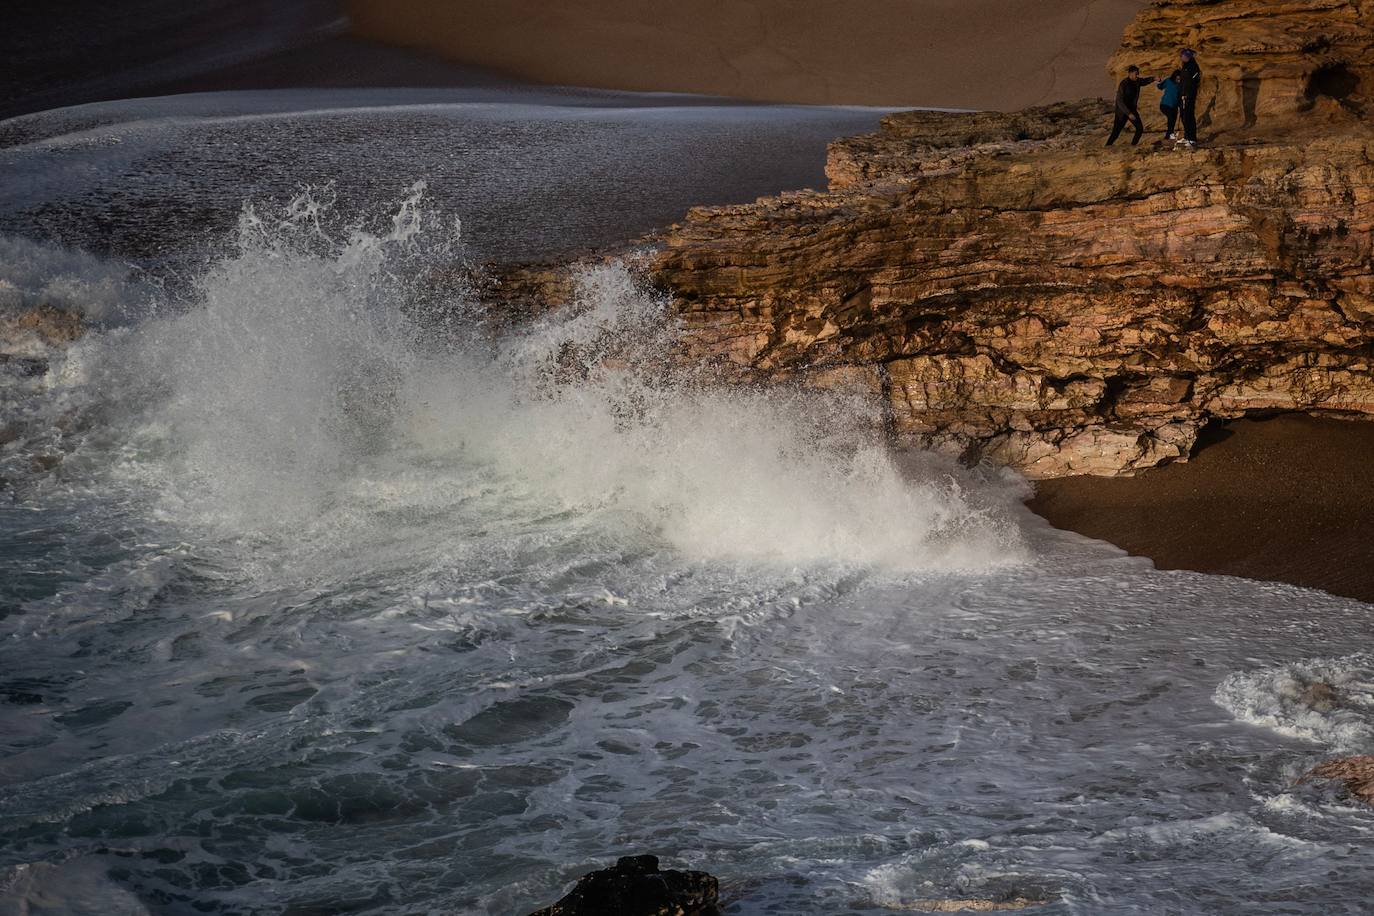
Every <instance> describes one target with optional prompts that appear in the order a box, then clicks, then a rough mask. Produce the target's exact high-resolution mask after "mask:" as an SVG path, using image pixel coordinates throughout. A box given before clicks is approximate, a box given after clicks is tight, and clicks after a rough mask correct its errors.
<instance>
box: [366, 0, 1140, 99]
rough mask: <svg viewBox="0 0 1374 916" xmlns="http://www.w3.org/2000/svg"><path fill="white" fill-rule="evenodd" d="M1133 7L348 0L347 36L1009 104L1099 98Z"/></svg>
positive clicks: (1107, 86) (478, 59)
mask: <svg viewBox="0 0 1374 916" xmlns="http://www.w3.org/2000/svg"><path fill="white" fill-rule="evenodd" d="M1143 6H1145V2H1144V0H810V2H807V3H797V2H795V0H745V2H740V0H683V2H678V3H671V4H667V3H644V2H642V0H565V2H560V3H556V4H554V3H547V2H543V0H492V2H489V3H482V4H470V3H460V2H457V0H350V2H349V3H348V4H347V8H348V13H349V15H350V17H351V18H352V21H353V28H354V30H355V32H356V33H357V34H358V35H361V36H363V37H366V38H372V39H377V40H380V41H385V42H389V43H392V44H397V45H403V46H409V47H419V48H427V49H432V50H436V51H439V52H441V53H443V54H444V55H446V56H447V57H449V58H450V59H452V60H455V61H458V62H460V63H463V64H467V65H471V66H478V67H486V68H491V69H494V70H498V71H502V72H505V73H509V74H511V75H514V76H518V77H521V78H524V79H529V80H535V81H538V82H545V83H559V84H568V85H579V86H594V87H600V88H607V89H634V90H663V91H676V92H697V93H707V94H713V95H724V96H733V97H738V98H746V99H756V100H766V101H782V102H803V103H811V104H855V105H883V106H911V107H922V106H928V107H948V108H990V109H1003V110H1011V109H1016V108H1021V107H1024V106H1027V105H1035V104H1043V103H1047V102H1053V101H1059V100H1065V99H1076V98H1083V97H1086V96H1101V95H1107V94H1110V92H1111V91H1112V90H1113V88H1114V87H1113V83H1112V80H1111V79H1110V78H1109V77H1108V76H1107V74H1106V69H1105V63H1106V60H1107V58H1108V57H1110V56H1111V53H1112V52H1113V51H1114V50H1115V49H1116V48H1117V46H1118V45H1119V43H1120V41H1121V33H1122V30H1123V29H1124V27H1125V26H1126V24H1127V23H1128V22H1129V21H1130V19H1131V18H1132V17H1133V16H1134V15H1135V14H1136V13H1137V12H1139V10H1140V9H1141V8H1142V7H1143Z"/></svg>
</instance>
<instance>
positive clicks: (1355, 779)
mask: <svg viewBox="0 0 1374 916" xmlns="http://www.w3.org/2000/svg"><path fill="white" fill-rule="evenodd" d="M1313 779H1334V780H1336V781H1337V782H1339V783H1341V784H1342V785H1343V786H1344V787H1345V790H1346V791H1347V792H1349V793H1350V794H1351V795H1352V796H1354V797H1355V798H1356V799H1358V800H1360V801H1362V802H1364V803H1365V804H1367V805H1374V757H1372V756H1360V757H1341V758H1339V759H1338V760H1329V761H1327V762H1326V763H1323V764H1322V765H1321V766H1318V767H1313V768H1312V769H1311V770H1309V771H1307V773H1305V774H1303V777H1302V778H1301V779H1299V780H1298V785H1302V784H1303V783H1305V782H1310V781H1311V780H1313Z"/></svg>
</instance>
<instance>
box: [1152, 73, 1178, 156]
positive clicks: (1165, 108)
mask: <svg viewBox="0 0 1374 916" xmlns="http://www.w3.org/2000/svg"><path fill="white" fill-rule="evenodd" d="M1155 88H1156V89H1160V90H1162V91H1163V92H1164V94H1163V95H1162V96H1160V97H1159V110H1160V111H1162V112H1164V117H1166V118H1168V119H1169V129H1168V131H1166V132H1165V134H1164V139H1165V140H1172V139H1174V124H1175V123H1177V121H1178V100H1179V93H1181V92H1182V91H1183V71H1182V70H1175V71H1174V72H1173V73H1171V74H1170V75H1169V76H1168V77H1166V78H1165V79H1162V80H1160V81H1159V82H1158V83H1155Z"/></svg>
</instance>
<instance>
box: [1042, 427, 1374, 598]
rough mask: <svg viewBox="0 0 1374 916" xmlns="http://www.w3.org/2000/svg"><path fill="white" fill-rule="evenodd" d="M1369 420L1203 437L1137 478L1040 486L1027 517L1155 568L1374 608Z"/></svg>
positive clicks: (1373, 438)
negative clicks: (1312, 592) (1183, 458)
mask: <svg viewBox="0 0 1374 916" xmlns="http://www.w3.org/2000/svg"><path fill="white" fill-rule="evenodd" d="M1372 462H1374V423H1368V422H1354V421H1344V420H1333V419H1321V418H1314V417H1306V416H1298V415H1288V416H1283V417H1278V418H1275V419H1271V420H1266V421H1256V420H1242V421H1237V422H1235V423H1231V424H1228V425H1227V426H1225V427H1221V428H1219V429H1217V430H1215V431H1212V432H1209V434H1208V435H1207V436H1206V438H1205V439H1204V441H1203V442H1202V443H1201V446H1200V448H1199V450H1198V451H1197V452H1196V453H1195V455H1194V457H1193V458H1192V459H1191V460H1190V461H1188V462H1187V463H1186V464H1174V465H1170V466H1168V467H1165V468H1160V469H1157V470H1154V471H1150V472H1148V473H1145V474H1142V475H1140V476H1138V477H1123V478H1099V477H1074V478H1065V479H1061V480H1047V481H1041V482H1040V483H1038V484H1037V486H1036V491H1037V492H1036V496H1035V498H1034V499H1032V500H1031V501H1030V503H1029V505H1030V507H1031V509H1033V510H1034V511H1035V512H1037V513H1039V514H1040V515H1042V516H1044V517H1045V518H1046V519H1048V520H1049V521H1050V523H1051V524H1053V525H1054V526H1055V527H1058V528H1066V529H1070V530H1073V531H1077V532H1079V533H1080V534H1085V535H1087V536H1088V537H1093V538H1099V539H1101V540H1105V541H1110V542H1111V543H1113V544H1116V545H1118V546H1120V547H1122V548H1124V549H1126V550H1128V551H1130V552H1131V553H1134V554H1139V555H1143V556H1147V557H1149V558H1151V559H1152V560H1154V561H1155V564H1156V565H1157V566H1159V567H1160V568H1161V569H1192V570H1197V571H1199V572H1208V573H1219V574H1223V575H1231V576H1243V577H1246V578H1251V579H1263V580H1270V581H1279V582H1291V583H1293V584H1296V585H1305V586H1309V587H1312V588H1320V589H1323V590H1325V591H1328V592H1332V593H1334V594H1337V595H1345V596H1348V597H1352V598H1358V599H1360V600H1362V601H1368V602H1374V473H1372V471H1374V466H1372Z"/></svg>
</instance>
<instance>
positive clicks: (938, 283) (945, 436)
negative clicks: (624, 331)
mask: <svg viewBox="0 0 1374 916" xmlns="http://www.w3.org/2000/svg"><path fill="white" fill-rule="evenodd" d="M1300 6H1301V7H1304V8H1306V9H1308V10H1309V11H1311V10H1314V9H1315V8H1316V7H1318V6H1320V7H1321V9H1322V10H1325V11H1328V12H1333V11H1339V13H1340V17H1341V21H1349V22H1350V23H1355V24H1356V25H1358V23H1360V22H1363V21H1364V13H1363V12H1362V11H1361V10H1360V9H1359V8H1358V7H1357V6H1356V5H1355V4H1347V3H1336V2H1331V3H1327V2H1326V0H1322V2H1320V3H1317V4H1291V3H1281V2H1269V3H1261V2H1259V0H1253V2H1249V3H1243V2H1241V0H1222V2H1218V3H1209V4H1197V3H1183V2H1178V3H1174V2H1170V3H1160V4H1156V5H1155V6H1154V7H1152V8H1151V9H1150V10H1148V11H1147V12H1146V13H1145V14H1143V15H1142V17H1141V20H1140V21H1139V22H1137V24H1136V26H1134V27H1133V29H1132V31H1131V32H1129V33H1128V38H1127V43H1128V47H1130V48H1132V49H1137V45H1133V44H1131V42H1133V41H1134V42H1137V43H1141V42H1145V41H1146V40H1147V39H1146V38H1143V37H1141V36H1150V35H1154V36H1156V37H1155V38H1151V39H1149V40H1150V41H1154V42H1157V43H1159V44H1160V46H1161V47H1159V48H1154V47H1153V46H1151V53H1154V52H1155V51H1158V53H1159V54H1160V55H1165V54H1171V53H1172V51H1173V48H1174V47H1175V46H1176V45H1177V44H1178V42H1179V41H1180V40H1181V39H1179V38H1178V36H1177V35H1175V34H1174V33H1173V32H1167V33H1166V31H1165V30H1164V29H1163V26H1162V25H1160V23H1163V22H1166V21H1174V20H1170V19H1168V17H1169V16H1176V15H1177V16H1181V15H1183V13H1185V12H1187V11H1190V10H1191V11H1203V12H1205V13H1206V14H1207V15H1209V16H1212V17H1214V19H1213V20H1209V21H1219V20H1217V19H1216V18H1215V17H1220V16H1222V15H1223V14H1224V12H1225V11H1226V10H1227V9H1231V10H1232V11H1233V12H1236V11H1240V10H1242V9H1245V8H1250V9H1256V8H1260V7H1263V8H1266V9H1268V10H1269V14H1268V15H1265V16H1258V14H1256V16H1257V17H1258V18H1257V19H1255V20H1254V21H1252V19H1242V20H1240V21H1241V22H1243V23H1244V24H1245V29H1244V32H1243V35H1244V36H1249V37H1245V38H1244V39H1243V41H1242V39H1241V38H1236V39H1235V48H1236V49H1237V50H1236V53H1237V54H1240V53H1241V52H1242V51H1243V50H1244V49H1246V48H1250V47H1252V46H1255V45H1256V43H1257V42H1259V41H1260V38H1259V37H1258V36H1261V35H1265V34H1270V32H1268V31H1266V28H1265V26H1264V25H1263V23H1265V22H1268V23H1269V27H1271V28H1279V27H1280V26H1282V28H1281V29H1279V32H1278V33H1275V34H1274V35H1271V38H1272V41H1271V45H1272V46H1273V47H1277V48H1279V49H1280V50H1279V51H1275V52H1274V53H1273V54H1272V55H1270V56H1268V57H1266V56H1265V55H1264V54H1262V53H1260V52H1259V51H1255V52H1253V54H1252V56H1253V57H1254V58H1255V60H1256V61H1264V60H1268V61H1270V62H1271V63H1272V67H1273V68H1276V69H1274V70H1273V72H1278V69H1277V68H1280V67H1282V66H1288V65H1289V63H1290V62H1291V63H1292V65H1293V67H1294V68H1295V69H1293V72H1294V73H1299V72H1307V71H1303V70H1302V68H1304V67H1306V68H1310V67H1311V66H1313V64H1312V60H1308V59H1307V58H1302V61H1303V62H1301V67H1299V64H1298V63H1296V62H1295V61H1297V60H1298V58H1297V57H1295V56H1294V54H1295V52H1292V51H1291V48H1290V45H1291V40H1292V36H1293V35H1294V34H1299V33H1298V32H1295V31H1293V30H1292V29H1289V24H1290V23H1293V22H1307V21H1309V20H1305V19H1302V17H1301V16H1299V14H1298V12H1297V8H1298V7H1300ZM1338 8H1339V10H1338ZM1371 8H1374V7H1371ZM1319 12H1320V11H1319ZM1314 15H1315V14H1314ZM1356 25H1352V26H1350V28H1349V29H1347V30H1345V31H1339V34H1340V35H1347V33H1349V34H1352V35H1353V34H1354V32H1355V28H1356ZM1294 28H1296V27H1294ZM1329 31H1330V30H1329ZM1301 34H1306V33H1305V32H1304V33H1301ZM1330 34H1331V35H1333V36H1334V35H1336V34H1337V32H1336V31H1330ZM1132 36H1135V37H1134V38H1133V37H1132ZM1204 37H1205V36H1204ZM1188 40H1189V41H1192V42H1193V43H1194V44H1202V45H1203V46H1204V47H1206V48H1212V49H1219V48H1221V47H1222V45H1221V44H1220V43H1212V44H1210V45H1209V44H1207V43H1205V42H1200V41H1197V40H1196V36H1193V37H1192V38H1188ZM1342 40H1343V41H1344V40H1346V39H1342ZM1142 47H1143V46H1142ZM1226 47H1231V45H1230V44H1228V45H1226ZM1331 47H1333V48H1335V47H1340V48H1347V47H1349V48H1350V49H1351V50H1350V54H1351V55H1356V53H1357V52H1359V44H1358V41H1357V40H1356V38H1349V39H1348V41H1347V43H1346V44H1338V43H1337V42H1336V39H1335V38H1334V37H1333V38H1332V39H1331ZM1123 53H1124V52H1123ZM1208 53H1209V54H1210V53H1211V51H1209V52H1208ZM1245 53H1251V52H1249V51H1246V52H1245ZM1315 59H1316V58H1313V60H1315ZM1364 59H1365V58H1363V57H1359V58H1358V60H1357V59H1356V58H1355V57H1353V56H1352V57H1351V58H1350V59H1349V61H1348V62H1347V64H1346V66H1349V67H1351V68H1352V72H1354V70H1355V69H1358V67H1362V66H1363V63H1362V62H1363V60H1364ZM1266 72H1269V71H1266ZM1284 72H1287V71H1284ZM1361 72H1362V71H1361ZM1309 76H1310V73H1309ZM1295 78H1296V77H1295ZM1357 98H1358V97H1357V95H1353V94H1352V95H1348V96H1347V97H1346V99H1345V100H1344V101H1345V102H1350V101H1351V100H1352V99H1357ZM1107 114H1108V112H1107V109H1106V108H1105V107H1104V106H1102V105H1101V104H1100V103H1097V102H1084V103H1079V104H1076V105H1073V104H1070V105H1056V106H1051V107H1048V108H1041V109H1031V110H1028V111H1024V112H1019V113H1016V114H1012V115H995V114H974V115H960V114H942V113H935V112H911V113H904V114H899V115H893V116H891V117H889V118H887V119H885V120H884V121H883V124H882V130H881V132H880V133H878V134H874V135H871V136H867V137H861V138H853V139H849V140H844V141H840V142H838V143H836V144H835V145H834V146H833V147H832V150H831V156H830V163H829V169H828V173H829V175H830V178H831V184H832V186H831V190H830V191H828V192H804V193H796V194H788V195H783V196H781V197H777V198H769V199H764V200H761V201H758V202H757V203H754V204H750V205H745V206H736V207H718V208H705V209H698V210H694V211H692V212H691V213H690V214H689V215H688V217H687V219H686V220H685V222H684V223H682V224H681V225H679V226H676V227H674V228H673V229H672V231H670V232H669V233H668V234H667V235H666V238H665V243H664V247H663V249H662V250H661V252H660V253H659V254H658V255H657V257H656V259H655V260H654V262H653V264H652V267H651V273H652V276H653V278H654V280H655V282H657V283H658V284H659V285H660V286H661V287H663V288H664V289H666V290H667V291H669V292H670V293H671V295H672V297H673V299H674V302H675V303H676V307H677V309H678V311H679V313H680V315H681V317H682V321H683V324H684V326H685V328H686V343H685V348H686V350H687V355H688V356H689V357H690V358H693V359H708V360H715V361H718V362H721V363H723V364H726V365H729V366H731V367H733V368H734V370H735V371H736V372H737V373H738V374H739V375H740V376H742V377H744V378H752V379H757V380H776V379H801V380H803V381H808V380H809V381H810V382H811V383H815V384H823V385H827V386H833V385H836V384H841V383H843V384H850V385H859V386H861V387H866V388H868V389H870V390H872V391H874V392H878V393H880V395H881V396H882V397H883V398H884V399H885V401H886V404H887V406H888V408H889V410H890V420H891V427H892V429H893V431H894V433H895V434H896V435H897V436H899V437H901V438H903V439H905V440H907V441H914V442H917V443H920V444H922V445H926V446H935V447H939V448H942V449H947V450H953V451H956V452H959V453H961V454H963V455H964V456H965V457H967V458H970V459H979V458H986V459H990V460H993V461H996V462H999V463H1003V464H1007V465H1011V466H1013V467H1017V468H1020V469H1022V470H1023V471H1025V472H1026V473H1027V474H1028V475H1029V476H1032V477H1047V476H1060V475H1068V474H1085V473H1086V474H1105V475H1114V474H1121V473H1130V472H1134V471H1136V470H1140V469H1142V468H1147V467H1150V466H1153V465H1156V464H1159V463H1161V462H1166V461H1170V460H1181V459H1186V457H1187V456H1188V454H1189V451H1190V449H1191V447H1192V445H1193V443H1194V441H1195V439H1196V436H1197V433H1198V431H1199V429H1201V427H1202V426H1203V425H1205V424H1206V423H1208V422H1210V421H1212V420H1215V419H1226V418H1234V417H1239V416H1243V415H1246V414H1254V413H1259V412H1277V411H1295V410H1301V411H1312V412H1324V413H1331V414H1335V415H1341V416H1358V415H1374V376H1371V368H1370V367H1371V358H1374V273H1372V272H1371V264H1370V256H1371V242H1374V235H1372V233H1374V161H1372V158H1371V153H1374V133H1372V132H1371V130H1370V128H1369V127H1368V126H1367V125H1366V124H1365V123H1364V122H1363V120H1362V119H1360V118H1358V117H1356V116H1355V115H1354V114H1353V113H1352V112H1351V111H1349V110H1347V109H1346V108H1345V107H1343V106H1338V107H1337V108H1336V109H1332V110H1322V111H1316V110H1313V111H1309V112H1306V113H1304V112H1301V111H1287V112H1286V113H1285V114H1284V115H1283V116H1282V117H1280V116H1279V115H1278V114H1277V113H1276V114H1275V115H1274V117H1273V118H1272V119H1271V120H1270V122H1268V123H1266V124H1263V125H1260V127H1254V126H1253V125H1252V126H1251V127H1249V128H1246V129H1239V128H1237V129H1236V130H1234V131H1232V133H1230V134H1229V135H1228V134H1223V135H1221V137H1220V138H1219V139H1218V140H1217V142H1216V143H1215V144H1214V145H1213V146H1212V147H1211V148H1207V149H1199V150H1195V151H1176V150H1174V149H1173V148H1172V146H1169V147H1168V148H1165V147H1163V146H1162V145H1158V144H1157V145H1155V146H1153V147H1149V146H1147V147H1142V148H1138V149H1131V148H1130V147H1124V148H1123V147H1116V148H1113V149H1110V150H1104V149H1102V148H1101V143H1102V140H1103V137H1104V134H1105V125H1104V120H1105V119H1106V117H1107Z"/></svg>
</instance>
